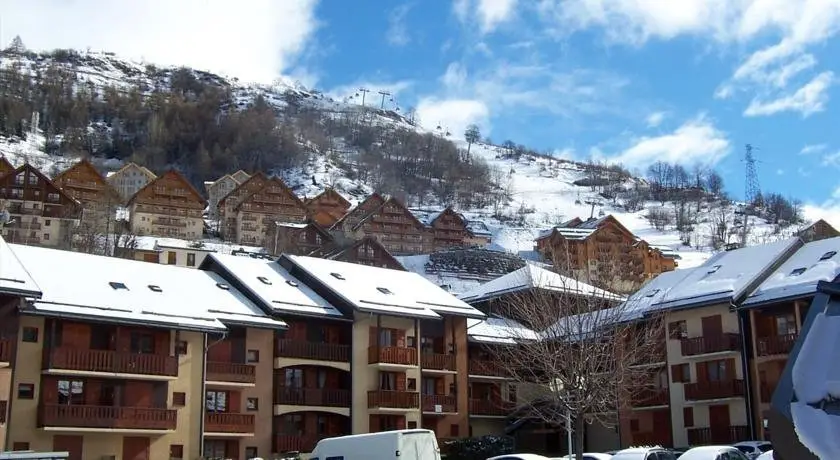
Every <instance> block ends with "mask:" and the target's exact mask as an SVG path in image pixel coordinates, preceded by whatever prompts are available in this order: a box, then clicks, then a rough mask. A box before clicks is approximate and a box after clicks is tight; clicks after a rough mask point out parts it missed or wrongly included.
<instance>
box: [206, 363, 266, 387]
mask: <svg viewBox="0 0 840 460" xmlns="http://www.w3.org/2000/svg"><path fill="white" fill-rule="evenodd" d="M207 380H208V381H210V382H235V383H256V382H257V374H256V367H254V366H253V365H251V364H240V363H225V362H218V361H208V362H207Z"/></svg>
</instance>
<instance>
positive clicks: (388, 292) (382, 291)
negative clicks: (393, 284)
mask: <svg viewBox="0 0 840 460" xmlns="http://www.w3.org/2000/svg"><path fill="white" fill-rule="evenodd" d="M376 290H377V291H379V292H381V293H383V294H386V295H391V294H393V292H391V290H390V289H388V288H385V287H378V288H376Z"/></svg>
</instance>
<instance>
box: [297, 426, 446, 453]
mask: <svg viewBox="0 0 840 460" xmlns="http://www.w3.org/2000/svg"><path fill="white" fill-rule="evenodd" d="M310 460H440V449H439V448H438V443H437V438H436V437H435V432H434V431H431V430H395V431H382V432H379V433H369V434H354V435H350V436H341V437H338V438H327V439H322V440H320V441H318V444H317V445H316V446H315V450H313V451H312V457H311V459H310Z"/></svg>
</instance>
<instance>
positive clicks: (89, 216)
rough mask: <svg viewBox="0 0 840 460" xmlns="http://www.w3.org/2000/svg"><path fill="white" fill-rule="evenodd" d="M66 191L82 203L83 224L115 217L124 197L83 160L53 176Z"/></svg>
mask: <svg viewBox="0 0 840 460" xmlns="http://www.w3.org/2000/svg"><path fill="white" fill-rule="evenodd" d="M53 182H54V183H55V184H56V185H57V186H58V187H59V188H61V189H62V190H64V192H65V193H67V194H68V195H70V196H71V197H73V198H74V199H76V200H77V201H78V202H79V203H81V205H82V208H83V209H84V212H83V213H82V216H81V221H82V223H83V224H91V225H96V226H98V225H99V224H100V223H101V224H105V223H107V221H110V220H113V219H114V213H115V212H116V208H117V207H118V206H120V205H122V203H123V201H122V197H121V196H120V194H119V193H118V192H117V190H116V189H114V187H112V186H111V184H109V183H108V181H107V180H105V177H103V176H102V174H100V173H99V171H97V170H96V168H95V167H94V166H93V165H92V164H91V163H90V162H89V161H88V160H82V161H80V162H78V163H76V164H74V165H73V166H71V167H69V168H67V169H65V170H64V171H63V172H61V173H60V174H59V175H57V176H55V178H53Z"/></svg>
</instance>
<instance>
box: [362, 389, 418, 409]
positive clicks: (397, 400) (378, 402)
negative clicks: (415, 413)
mask: <svg viewBox="0 0 840 460" xmlns="http://www.w3.org/2000/svg"><path fill="white" fill-rule="evenodd" d="M383 408H388V409H419V408H420V393H417V392H415V391H388V390H373V391H368V409H383Z"/></svg>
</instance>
